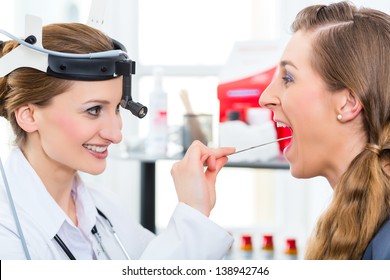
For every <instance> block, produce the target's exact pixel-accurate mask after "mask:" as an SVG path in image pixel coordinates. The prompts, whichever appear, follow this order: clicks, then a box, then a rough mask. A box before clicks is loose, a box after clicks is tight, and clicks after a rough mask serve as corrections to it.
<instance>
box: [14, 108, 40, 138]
mask: <svg viewBox="0 0 390 280" xmlns="http://www.w3.org/2000/svg"><path fill="white" fill-rule="evenodd" d="M15 118H16V121H17V123H18V125H19V126H20V127H21V128H22V129H23V130H24V131H26V132H34V131H36V130H37V123H36V120H35V118H34V106H32V105H24V106H22V107H19V108H18V109H16V110H15Z"/></svg>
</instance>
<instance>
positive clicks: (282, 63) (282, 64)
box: [279, 60, 298, 70]
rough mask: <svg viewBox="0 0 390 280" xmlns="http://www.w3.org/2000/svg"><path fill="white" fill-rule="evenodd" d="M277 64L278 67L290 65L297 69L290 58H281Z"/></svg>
mask: <svg viewBox="0 0 390 280" xmlns="http://www.w3.org/2000/svg"><path fill="white" fill-rule="evenodd" d="M279 65H280V67H285V66H286V65H290V66H292V67H294V68H295V69H297V70H298V67H296V66H295V64H294V63H293V62H292V61H290V60H282V61H280V63H279Z"/></svg>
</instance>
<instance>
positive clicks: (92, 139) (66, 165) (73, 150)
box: [27, 77, 122, 174]
mask: <svg viewBox="0 0 390 280" xmlns="http://www.w3.org/2000/svg"><path fill="white" fill-rule="evenodd" d="M121 96H122V78H121V77H120V78H116V79H111V80H105V81H93V82H86V81H74V82H73V83H72V86H71V87H70V88H69V89H68V90H66V91H65V92H64V93H61V94H59V95H56V96H55V97H53V98H52V99H51V100H50V103H49V105H48V106H44V107H40V106H36V105H30V107H31V108H32V109H31V110H32V112H33V117H34V120H35V131H33V133H31V135H29V140H28V141H27V146H28V145H29V144H31V142H32V141H33V143H34V144H35V146H38V147H37V150H38V151H40V152H41V153H40V154H41V156H40V160H41V164H44V163H46V164H49V165H53V166H54V167H55V168H56V169H65V170H70V171H71V172H74V171H76V170H80V171H82V172H86V173H89V174H99V173H101V172H103V171H104V169H105V167H106V157H107V155H108V150H107V149H108V146H109V145H110V144H113V143H114V144H116V143H119V142H120V141H121V139H122V134H121V128H122V120H121V116H120V111H119V103H120V100H121ZM49 170H50V169H49Z"/></svg>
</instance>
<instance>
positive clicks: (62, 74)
mask: <svg viewBox="0 0 390 280" xmlns="http://www.w3.org/2000/svg"><path fill="white" fill-rule="evenodd" d="M27 31H29V32H28V34H26V39H25V40H22V39H20V38H17V37H16V36H14V35H12V34H10V33H8V32H7V31H5V30H2V29H0V33H2V34H4V35H6V36H7V37H9V38H11V39H13V40H15V41H16V42H18V43H19V44H20V45H19V46H18V47H16V48H15V49H13V50H12V51H10V52H9V53H7V54H6V55H4V56H3V57H2V58H0V77H4V76H6V75H8V74H9V73H11V72H12V71H14V70H16V69H18V68H21V67H29V68H34V69H37V70H39V71H42V72H45V73H46V74H47V75H49V76H54V77H57V78H61V79H67V80H81V81H102V80H107V79H113V78H116V77H119V76H123V83H122V84H123V86H122V99H121V102H120V105H121V106H122V107H123V108H124V109H127V110H129V111H130V112H131V113H132V114H133V115H135V116H137V117H138V118H143V117H145V115H146V114H147V111H148V109H147V107H146V106H144V105H142V104H141V103H138V102H135V101H133V99H132V96H131V75H134V74H135V61H132V60H131V59H129V58H128V55H127V53H126V48H125V47H124V46H123V45H122V44H121V43H120V42H118V41H116V40H114V39H112V38H111V40H112V43H113V46H114V50H108V51H102V52H95V53H87V54H75V53H65V52H57V51H52V50H48V49H45V48H44V47H43V46H42V22H41V19H40V18H38V17H33V16H31V15H27V16H26V32H27Z"/></svg>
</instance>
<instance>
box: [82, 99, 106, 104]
mask: <svg viewBox="0 0 390 280" xmlns="http://www.w3.org/2000/svg"><path fill="white" fill-rule="evenodd" d="M88 103H99V104H110V101H108V100H104V99H91V100H87V101H85V102H84V103H83V104H88Z"/></svg>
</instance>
